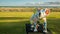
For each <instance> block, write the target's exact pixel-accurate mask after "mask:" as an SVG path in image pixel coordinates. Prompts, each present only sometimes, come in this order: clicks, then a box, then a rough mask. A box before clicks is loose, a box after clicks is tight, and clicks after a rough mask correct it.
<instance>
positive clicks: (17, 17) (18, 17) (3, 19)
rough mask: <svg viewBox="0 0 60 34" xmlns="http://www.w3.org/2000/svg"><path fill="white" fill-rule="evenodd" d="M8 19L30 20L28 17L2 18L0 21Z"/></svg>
mask: <svg viewBox="0 0 60 34" xmlns="http://www.w3.org/2000/svg"><path fill="white" fill-rule="evenodd" d="M7 19H12V20H14V19H29V18H28V17H27V18H26V17H0V20H7Z"/></svg>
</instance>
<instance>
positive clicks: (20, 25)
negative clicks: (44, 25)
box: [0, 21, 29, 34]
mask: <svg viewBox="0 0 60 34" xmlns="http://www.w3.org/2000/svg"><path fill="white" fill-rule="evenodd" d="M28 22H29V21H23V22H11V23H9V22H4V23H3V22H1V23H0V34H26V32H25V23H28Z"/></svg>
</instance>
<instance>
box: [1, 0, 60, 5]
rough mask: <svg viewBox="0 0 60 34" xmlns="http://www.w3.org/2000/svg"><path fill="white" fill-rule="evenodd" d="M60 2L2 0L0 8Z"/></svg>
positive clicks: (47, 0)
mask: <svg viewBox="0 0 60 34" xmlns="http://www.w3.org/2000/svg"><path fill="white" fill-rule="evenodd" d="M59 1H60V0H0V6H23V5H25V4H28V3H44V2H59Z"/></svg>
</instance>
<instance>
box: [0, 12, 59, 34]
mask: <svg viewBox="0 0 60 34" xmlns="http://www.w3.org/2000/svg"><path fill="white" fill-rule="evenodd" d="M29 15H30V14H29ZM23 17H24V16H23ZM29 18H30V17H26V18H21V17H14V18H13V17H11V18H10V17H7V18H6V17H5V18H4V17H1V18H0V34H26V32H25V24H26V23H29ZM13 20H14V21H13ZM47 22H48V28H49V29H50V30H51V31H52V33H53V34H59V33H60V12H51V13H50V15H49V16H48V17H47Z"/></svg>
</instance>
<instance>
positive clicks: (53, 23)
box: [47, 18, 60, 34]
mask: <svg viewBox="0 0 60 34" xmlns="http://www.w3.org/2000/svg"><path fill="white" fill-rule="evenodd" d="M47 20H48V28H49V29H50V30H51V31H54V32H56V33H57V34H59V33H60V18H48V19H47Z"/></svg>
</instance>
